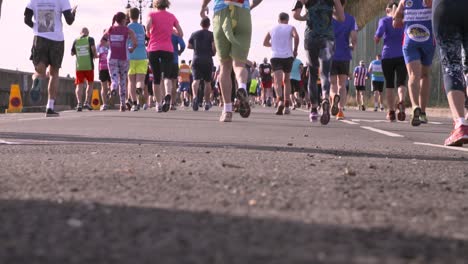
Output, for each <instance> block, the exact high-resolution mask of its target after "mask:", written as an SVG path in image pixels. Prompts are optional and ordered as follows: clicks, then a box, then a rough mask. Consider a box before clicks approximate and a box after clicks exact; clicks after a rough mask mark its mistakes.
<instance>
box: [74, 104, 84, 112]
mask: <svg viewBox="0 0 468 264" xmlns="http://www.w3.org/2000/svg"><path fill="white" fill-rule="evenodd" d="M75 109H76V111H77V112H81V111H83V106H82V105H81V104H78V105H77V106H76V108H75Z"/></svg>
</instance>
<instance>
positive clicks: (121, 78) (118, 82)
mask: <svg viewBox="0 0 468 264" xmlns="http://www.w3.org/2000/svg"><path fill="white" fill-rule="evenodd" d="M126 22H127V16H126V15H125V14H124V13H122V12H119V13H117V14H115V16H114V18H113V20H112V26H111V27H110V28H109V29H108V30H107V31H106V33H105V36H106V37H107V38H108V39H109V44H110V45H109V48H110V57H109V73H110V75H111V80H112V88H111V90H112V91H111V94H112V96H114V95H115V94H116V93H117V89H119V95H120V111H121V112H125V109H126V106H125V100H126V98H127V96H126V93H127V77H128V68H129V62H128V56H127V40H128V38H130V39H131V41H132V46H131V47H130V48H128V51H129V52H130V53H132V52H133V51H134V50H135V48H136V47H137V45H138V43H137V39H136V35H135V32H133V31H132V30H131V29H129V28H128V27H127V25H126ZM115 23H117V25H115Z"/></svg>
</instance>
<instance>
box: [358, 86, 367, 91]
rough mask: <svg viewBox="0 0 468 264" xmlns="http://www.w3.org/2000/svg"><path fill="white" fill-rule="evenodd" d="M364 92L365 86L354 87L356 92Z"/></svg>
mask: <svg viewBox="0 0 468 264" xmlns="http://www.w3.org/2000/svg"><path fill="white" fill-rule="evenodd" d="M365 90H366V87H365V86H361V85H358V86H356V91H365Z"/></svg>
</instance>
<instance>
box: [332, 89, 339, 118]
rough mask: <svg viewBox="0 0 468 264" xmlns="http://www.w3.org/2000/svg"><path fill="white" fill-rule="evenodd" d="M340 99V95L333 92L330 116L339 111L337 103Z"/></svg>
mask: <svg viewBox="0 0 468 264" xmlns="http://www.w3.org/2000/svg"><path fill="white" fill-rule="evenodd" d="M340 99H341V97H340V96H339V95H337V94H335V96H334V97H333V105H332V108H331V114H332V116H336V115H337V114H338V112H339V110H340V109H339V108H338V103H339V102H340Z"/></svg>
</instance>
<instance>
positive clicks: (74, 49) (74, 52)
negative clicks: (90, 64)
mask: <svg viewBox="0 0 468 264" xmlns="http://www.w3.org/2000/svg"><path fill="white" fill-rule="evenodd" d="M75 44H76V40H75V41H73V44H72V48H71V55H72V56H75V55H76V48H75Z"/></svg>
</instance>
